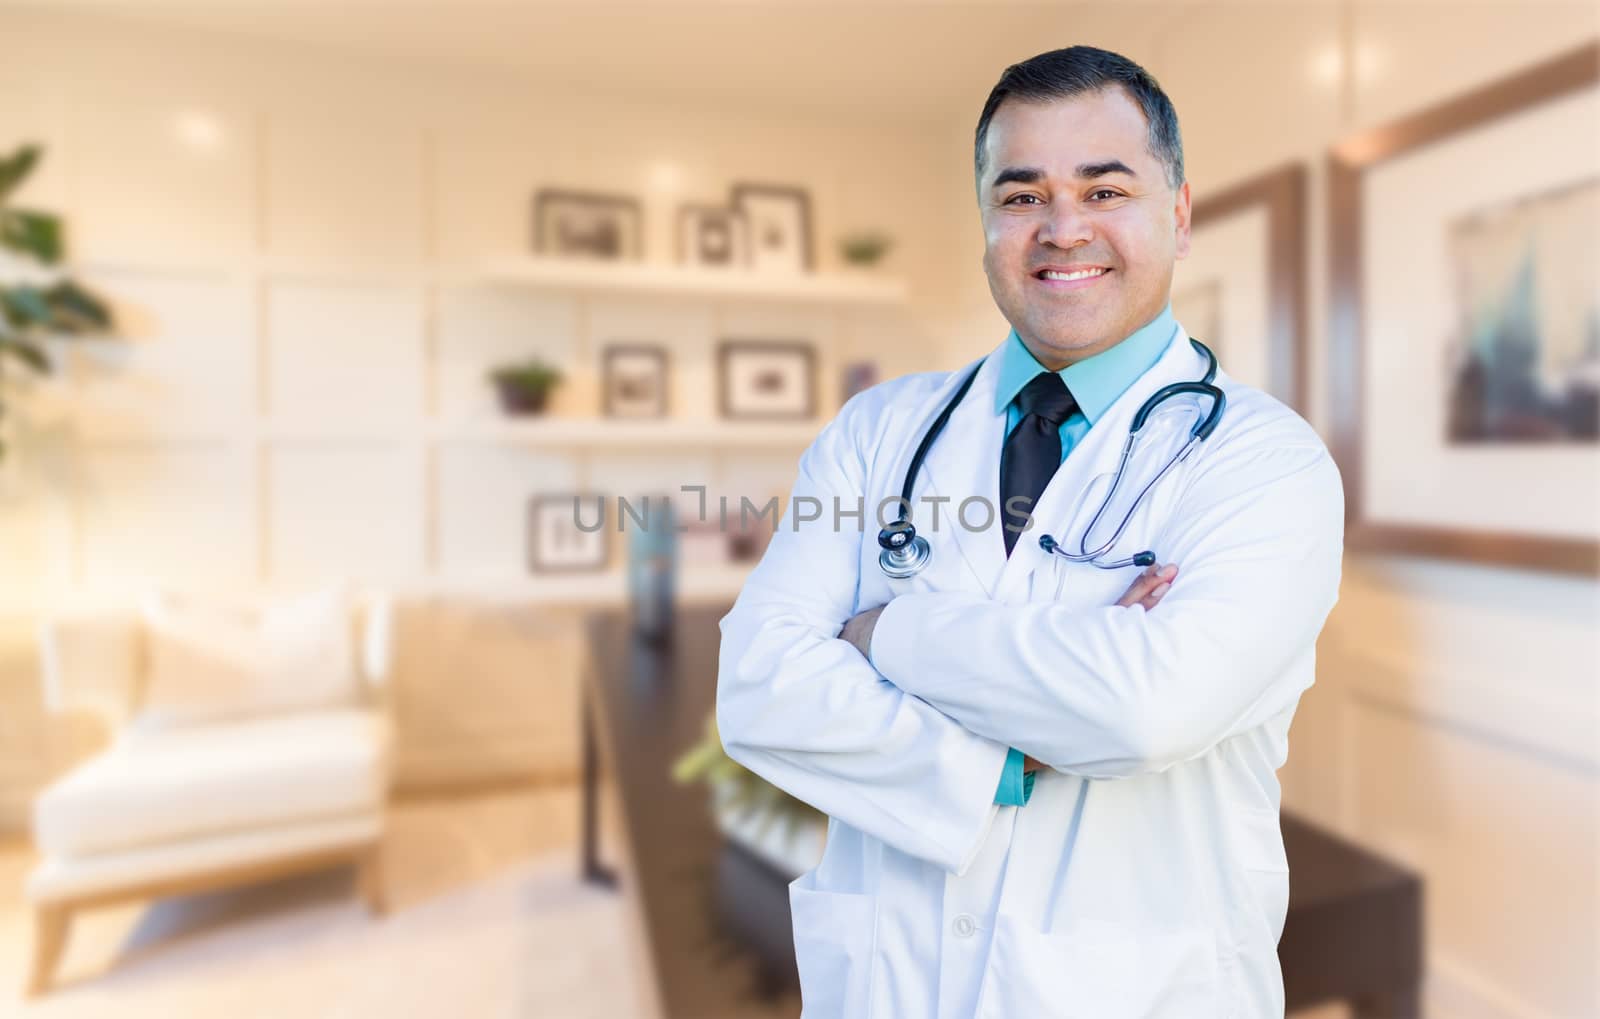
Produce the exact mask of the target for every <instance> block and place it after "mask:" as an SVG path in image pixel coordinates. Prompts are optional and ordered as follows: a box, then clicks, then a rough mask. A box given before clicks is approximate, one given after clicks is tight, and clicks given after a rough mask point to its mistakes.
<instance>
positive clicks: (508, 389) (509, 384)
mask: <svg viewBox="0 0 1600 1019" xmlns="http://www.w3.org/2000/svg"><path fill="white" fill-rule="evenodd" d="M489 380H490V381H491V382H493V383H494V386H495V389H496V391H497V392H498V393H499V394H500V406H501V407H502V408H503V409H504V410H505V412H506V413H507V414H539V413H543V411H544V408H545V404H546V403H547V402H548V400H549V398H550V391H551V390H552V389H554V388H555V387H556V386H557V384H559V383H560V382H561V370H560V369H559V368H557V367H555V366H554V365H551V364H547V363H546V362H544V361H541V360H539V359H538V358H536V357H535V358H529V359H528V360H526V361H518V362H516V363H513V364H503V365H499V366H497V367H495V368H491V369H490V370H489Z"/></svg>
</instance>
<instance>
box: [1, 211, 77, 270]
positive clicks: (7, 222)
mask: <svg viewBox="0 0 1600 1019" xmlns="http://www.w3.org/2000/svg"><path fill="white" fill-rule="evenodd" d="M0 244H4V245H5V246H6V247H8V248H10V249H11V250H13V251H21V252H24V253H26V254H29V255H32V256H34V257H35V258H37V259H38V260H39V261H41V262H43V263H44V264H46V265H55V264H56V263H57V262H59V261H61V253H62V245H61V218H60V217H59V216H53V215H51V214H50V213H48V212H32V211H30V210H27V209H7V210H5V212H4V213H3V214H0Z"/></svg>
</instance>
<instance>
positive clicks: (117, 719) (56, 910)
mask: <svg viewBox="0 0 1600 1019" xmlns="http://www.w3.org/2000/svg"><path fill="white" fill-rule="evenodd" d="M338 604H339V606H340V609H339V611H341V612H342V613H345V614H347V615H349V616H350V617H352V618H350V619H349V621H348V622H349V627H350V629H348V630H347V631H346V632H345V633H344V634H342V635H340V639H341V640H342V639H343V638H345V637H348V638H349V644H348V645H347V646H345V650H346V651H348V652H350V654H349V655H348V656H347V660H349V661H350V665H351V666H352V669H351V670H350V671H354V672H355V673H356V675H353V676H349V677H347V678H348V680H349V683H348V687H347V688H346V689H345V690H344V691H342V692H340V691H336V693H340V696H338V697H336V698H333V699H329V698H328V697H326V696H321V700H320V701H319V702H314V703H300V704H294V703H293V702H292V701H291V702H290V704H289V706H288V707H284V706H283V705H279V706H278V708H277V709H275V710H270V711H242V712H238V713H233V714H230V713H228V712H227V711H226V710H223V711H220V712H218V711H217V710H216V709H217V708H218V707H219V706H218V705H215V704H213V705H209V706H208V710H209V713H201V714H199V715H197V716H194V717H190V718H187V719H183V720H180V721H178V722H176V723H174V722H173V720H172V719H171V718H170V717H163V716H162V713H161V711H159V710H158V705H156V704H154V703H152V697H151V695H152V692H153V691H152V690H151V677H150V674H151V665H152V654H153V648H152V645H153V642H155V641H156V640H157V639H158V638H156V637H155V636H154V635H153V633H152V628H151V626H150V625H149V620H148V618H146V616H147V614H146V615H141V613H140V612H138V611H129V612H126V613H120V614H107V613H96V614H92V615H90V614H80V615H74V616H64V617H56V618H51V619H48V620H46V621H45V622H43V623H42V624H41V627H40V633H39V645H40V656H41V666H42V669H41V671H42V676H43V683H44V700H45V704H46V706H47V708H48V709H49V710H50V711H51V712H53V713H58V712H75V711H81V712H90V713H93V714H95V715H97V716H99V717H100V719H102V720H103V721H104V723H105V724H106V725H107V726H108V728H109V731H110V732H111V733H112V734H113V738H112V740H111V743H110V745H109V746H108V747H107V748H106V749H105V750H103V751H102V752H100V753H99V754H97V755H95V756H94V757H92V758H90V759H88V760H87V761H84V762H83V763H82V764H81V765H79V766H78V767H76V768H74V769H73V770H71V771H69V772H68V773H67V774H66V775H64V776H62V777H61V778H60V779H58V780H57V781H56V782H54V783H53V784H51V785H50V786H49V787H47V788H46V789H45V790H43V791H42V792H41V793H40V794H39V796H38V798H37V799H36V800H35V803H34V816H33V829H34V841H35V844H36V845H37V847H38V850H39V853H40V856H41V860H40V862H39V864H38V866H37V867H35V869H34V870H33V871H32V873H30V874H29V876H28V878H27V884H26V889H25V893H26V897H27V899H28V901H29V903H30V905H31V906H32V908H33V910H34V914H35V927H36V930H35V941H34V958H33V965H32V967H31V969H30V975H29V978H28V986H27V992H28V993H29V994H36V993H38V992H40V991H42V990H44V989H45V988H46V987H47V986H48V985H49V982H50V979H51V976H52V974H53V972H54V970H55V966H56V963H57V960H58V959H59V957H60V953H61V950H62V948H63V947H64V946H65V944H66V939H67V935H68V932H69V929H70V924H71V919H72V914H73V912H74V911H75V910H78V909H83V908H87V907H91V906H98V905H105V904H110V903H116V902H125V901H129V900H138V899H153V898H160V897H163V896H169V895H176V894H185V893H189V892H194V891H200V890H204V889H209V888H216V887H221V886H227V885H234V884H242V883H247V882H252V881H257V880H260V879H263V878H268V877H273V876H277V875H282V874H286V873H290V872H294V871H300V870H311V869H317V868H322V867H327V866H332V865H337V864H347V863H355V864H356V865H357V866H358V885H359V888H360V890H361V893H362V895H363V896H364V898H365V899H366V901H367V903H368V905H369V907H370V908H371V909H372V910H373V912H374V913H379V912H381V911H382V910H383V908H384V900H383V891H382V882H381V877H380V867H381V862H380V854H379V847H380V844H381V838H382V834H383V825H384V808H385V803H386V801H387V797H388V786H389V773H390V758H391V753H390V741H391V736H390V732H391V725H390V720H389V710H388V705H387V697H386V696H385V695H384V694H385V690H384V688H385V684H386V680H387V677H388V675H389V658H390V643H391V640H390V628H391V623H390V619H391V607H390V603H389V600H388V598H387V597H386V596H385V595H383V594H376V593H372V594H366V595H364V596H361V597H351V598H346V599H343V600H341V601H340V602H339V603H338ZM166 646H167V645H163V647H166ZM163 653H169V654H170V652H163ZM218 661H219V662H220V661H221V660H220V659H218ZM197 662H199V663H200V664H201V665H204V663H205V660H204V658H203V657H202V658H200V659H195V658H193V657H191V658H190V660H189V661H188V662H187V663H186V666H187V668H188V671H189V672H190V673H191V674H192V673H194V672H195V665H196V663H197ZM169 671H170V669H169ZM202 671H203V670H202ZM280 671H281V670H280ZM271 678H272V680H273V683H274V685H275V688H274V690H272V691H269V693H270V694H271V695H272V696H279V697H280V699H281V691H282V688H283V687H285V686H290V685H292V683H287V684H286V683H284V682H282V680H283V679H284V677H283V676H282V675H281V674H280V675H275V676H273V677H271ZM290 678H292V677H290ZM335 678H337V677H335ZM320 682H321V683H322V686H323V687H324V688H326V687H327V685H328V684H327V681H326V679H325V678H324V679H322V680H320ZM326 693H327V690H326V689H319V695H325V694H326ZM220 707H222V708H224V709H225V708H226V707H227V705H225V704H224V705H221V706H220ZM168 714H169V715H170V712H169V713H168Z"/></svg>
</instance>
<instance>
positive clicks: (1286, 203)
mask: <svg viewBox="0 0 1600 1019" xmlns="http://www.w3.org/2000/svg"><path fill="white" fill-rule="evenodd" d="M1255 205H1261V206H1264V207H1265V208H1266V211H1267V280H1268V311H1267V344H1268V346H1267V363H1268V386H1269V388H1271V389H1272V390H1273V391H1274V392H1276V393H1282V394H1285V395H1286V396H1287V401H1288V403H1289V405H1290V406H1291V407H1293V408H1295V409H1296V410H1298V411H1299V412H1300V413H1301V414H1302V415H1304V414H1307V413H1309V411H1310V407H1309V405H1308V402H1307V401H1308V397H1309V394H1310V391H1311V390H1310V384H1309V382H1308V379H1307V371H1308V364H1309V361H1310V358H1309V357H1308V356H1307V342H1306V168H1305V166H1304V164H1301V163H1290V164H1286V165H1284V166H1281V167H1278V168H1277V169H1275V170H1269V171H1267V172H1266V173H1263V174H1260V175H1259V176H1256V177H1252V178H1250V179H1249V180H1246V181H1244V182H1242V183H1240V184H1236V185H1234V186H1233V187H1230V188H1228V189H1227V190H1225V191H1223V192H1221V193H1220V194H1216V195H1212V196H1210V197H1208V198H1205V199H1202V200H1201V201H1199V202H1196V203H1195V206H1194V212H1193V214H1192V216H1191V218H1190V222H1191V225H1192V227H1195V228H1198V227H1200V226H1204V225H1207V224H1209V223H1213V222H1215V221H1217V220H1220V219H1224V218H1226V217H1228V216H1231V215H1233V214H1235V213H1238V212H1243V211H1245V210H1246V209H1249V208H1250V207H1251V206H1255ZM1209 338H1210V337H1201V339H1209Z"/></svg>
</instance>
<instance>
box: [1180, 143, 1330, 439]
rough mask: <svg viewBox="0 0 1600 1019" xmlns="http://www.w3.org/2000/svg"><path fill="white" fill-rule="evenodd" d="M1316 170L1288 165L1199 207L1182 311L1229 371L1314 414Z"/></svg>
mask: <svg viewBox="0 0 1600 1019" xmlns="http://www.w3.org/2000/svg"><path fill="white" fill-rule="evenodd" d="M1307 177H1308V174H1307V170H1306V166H1305V164H1303V163H1288V164H1284V165H1282V166H1279V167H1276V168H1274V169H1272V170H1269V171H1267V172H1265V173H1262V174H1259V175H1257V176H1255V177H1252V178H1250V179H1248V180H1245V181H1242V182H1240V183H1239V184H1236V185H1234V186H1232V187H1229V188H1226V189H1225V190H1223V191H1221V192H1220V193H1218V194H1216V195H1212V196H1208V197H1204V198H1202V199H1201V200H1199V201H1197V202H1195V204H1194V210H1193V213H1192V215H1191V219H1190V227H1191V251H1190V254H1189V257H1188V258H1185V259H1183V260H1182V261H1180V262H1179V263H1178V269H1177V272H1176V275H1175V277H1174V280H1173V288H1172V291H1173V292H1172V310H1173V314H1174V316H1175V317H1176V318H1177V319H1178V321H1179V322H1181V323H1183V326H1184V328H1185V329H1187V330H1188V331H1189V334H1190V335H1191V336H1193V337H1195V338H1196V339H1198V340H1200V341H1201V342H1202V343H1204V344H1206V345H1207V346H1209V347H1211V349H1212V351H1213V352H1214V353H1215V354H1216V355H1217V359H1218V361H1219V362H1220V363H1221V365H1222V367H1223V369H1224V370H1226V371H1227V372H1228V374H1229V375H1232V376H1233V377H1234V378H1237V379H1239V380H1240V381H1242V382H1244V383H1246V384H1248V385H1252V386H1255V387H1256V388H1258V389H1262V390H1265V391H1266V392H1268V393H1271V394H1272V395H1273V396H1275V397H1277V398H1278V399H1279V400H1281V401H1283V402H1284V403H1285V404H1287V405H1289V406H1290V407H1293V408H1294V409H1295V410H1297V411H1299V412H1300V413H1301V414H1302V415H1304V414H1306V413H1308V402H1307V394H1308V392H1309V390H1308V382H1307V371H1308V362H1309V358H1308V355H1307V340H1306V332H1307V329H1306V322H1307V319H1306V212H1307V210H1306V198H1307V184H1306V181H1307Z"/></svg>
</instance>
